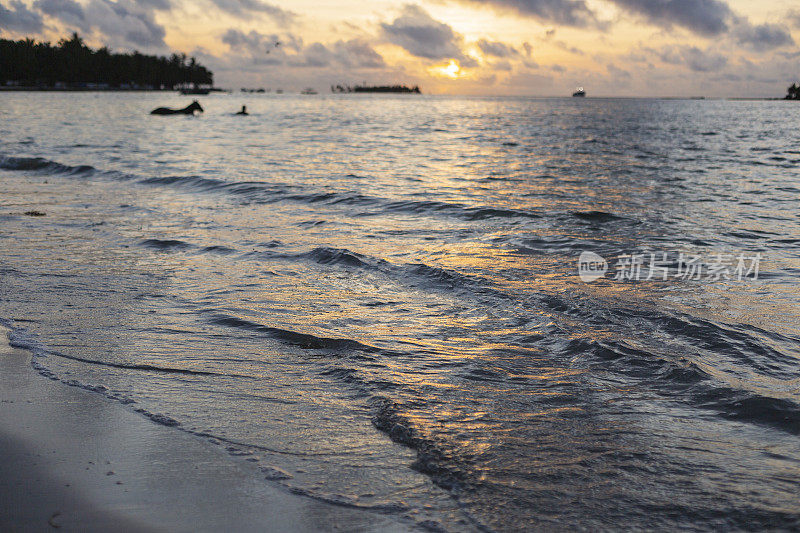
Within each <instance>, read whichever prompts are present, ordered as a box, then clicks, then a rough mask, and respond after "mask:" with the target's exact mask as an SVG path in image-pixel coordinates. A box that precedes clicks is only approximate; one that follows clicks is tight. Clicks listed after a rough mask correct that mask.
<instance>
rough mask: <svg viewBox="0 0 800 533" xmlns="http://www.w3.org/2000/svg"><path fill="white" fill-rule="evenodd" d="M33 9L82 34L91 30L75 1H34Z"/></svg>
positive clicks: (81, 7) (81, 9)
mask: <svg viewBox="0 0 800 533" xmlns="http://www.w3.org/2000/svg"><path fill="white" fill-rule="evenodd" d="M33 7H34V8H36V9H38V10H39V11H41V12H42V13H44V14H45V15H49V16H51V17H53V18H55V19H58V20H60V21H61V22H63V23H64V24H66V25H67V26H70V27H72V28H78V29H80V30H81V31H84V32H88V31H90V29H91V26H90V25H89V24H88V21H87V20H86V13H84V11H83V6H82V5H80V4H79V3H78V2H75V0H36V1H35V2H34V3H33Z"/></svg>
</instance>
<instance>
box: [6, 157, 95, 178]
mask: <svg viewBox="0 0 800 533" xmlns="http://www.w3.org/2000/svg"><path fill="white" fill-rule="evenodd" d="M0 169H1V170H15V171H36V172H39V173H41V174H48V175H50V174H52V175H56V174H62V175H65V176H88V175H90V174H93V173H95V172H98V170H97V169H96V168H94V167H93V166H90V165H77V166H70V165H63V164H61V163H56V162H55V161H50V160H49V159H44V158H42V157H11V156H0Z"/></svg>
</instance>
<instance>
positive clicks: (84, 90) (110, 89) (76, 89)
mask: <svg viewBox="0 0 800 533" xmlns="http://www.w3.org/2000/svg"><path fill="white" fill-rule="evenodd" d="M0 92H51V93H53V92H56V93H91V92H102V93H178V92H179V91H178V90H177V89H142V88H137V89H133V88H131V89H122V88H118V87H108V88H103V87H30V86H0ZM212 92H213V93H220V92H221V93H227V94H230V93H229V92H228V91H212ZM267 94H269V93H267ZM286 94H292V93H291V92H289V93H286ZM332 94H403V93H392V92H381V91H377V92H371V91H358V92H356V91H353V92H351V93H332ZM205 96H207V95H205ZM427 96H463V97H467V98H541V99H549V98H552V99H560V98H565V99H569V98H570V97H569V96H535V95H528V96H523V95H502V94H501V95H477V94H473V95H456V94H453V95H450V94H429V95H427ZM586 100H696V101H703V100H710V101H717V100H733V101H775V100H780V101H791V100H786V99H785V98H781V97H776V96H773V97H766V96H707V97H703V98H699V97H696V96H593V97H587V98H586Z"/></svg>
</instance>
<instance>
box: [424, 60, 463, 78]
mask: <svg viewBox="0 0 800 533" xmlns="http://www.w3.org/2000/svg"><path fill="white" fill-rule="evenodd" d="M431 71H432V72H433V73H434V74H437V75H439V76H444V77H446V78H450V79H451V80H454V79H456V78H458V77H459V75H460V74H461V65H459V64H458V61H456V60H455V59H451V60H450V63H448V64H447V65H445V66H443V67H433V68H432V69H431Z"/></svg>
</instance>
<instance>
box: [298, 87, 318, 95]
mask: <svg viewBox="0 0 800 533" xmlns="http://www.w3.org/2000/svg"><path fill="white" fill-rule="evenodd" d="M300 94H319V93H318V92H317V91H315V90H314V89H312V88H311V87H307V88H305V89H303V90H302V91H300Z"/></svg>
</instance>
